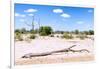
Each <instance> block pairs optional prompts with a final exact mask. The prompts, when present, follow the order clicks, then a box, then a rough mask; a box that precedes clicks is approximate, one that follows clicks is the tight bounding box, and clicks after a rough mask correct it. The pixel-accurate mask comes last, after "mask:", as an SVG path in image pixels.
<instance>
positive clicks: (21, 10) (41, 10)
mask: <svg viewBox="0 0 100 69" xmlns="http://www.w3.org/2000/svg"><path fill="white" fill-rule="evenodd" d="M14 17H15V29H22V28H26V29H27V30H30V29H31V24H32V20H33V17H34V27H35V29H38V28H39V24H38V23H40V26H50V27H52V28H53V30H54V31H73V30H76V29H78V30H80V31H86V30H93V27H94V8H83V7H71V6H50V5H36V4H17V3H16V4H15V8H14Z"/></svg>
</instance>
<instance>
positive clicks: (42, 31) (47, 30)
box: [15, 26, 94, 36]
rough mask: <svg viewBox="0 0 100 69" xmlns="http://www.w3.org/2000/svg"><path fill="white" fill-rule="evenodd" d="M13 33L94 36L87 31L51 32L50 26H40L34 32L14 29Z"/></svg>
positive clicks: (91, 31)
mask: <svg viewBox="0 0 100 69" xmlns="http://www.w3.org/2000/svg"><path fill="white" fill-rule="evenodd" d="M15 33H16V34H18V33H20V34H26V33H31V34H37V33H39V34H40V35H41V36H47V35H50V34H64V33H67V34H76V35H77V34H85V35H94V31H93V30H88V31H79V30H74V31H53V29H52V28H51V27H50V26H41V27H40V28H39V29H35V30H26V29H25V28H22V29H16V30H15Z"/></svg>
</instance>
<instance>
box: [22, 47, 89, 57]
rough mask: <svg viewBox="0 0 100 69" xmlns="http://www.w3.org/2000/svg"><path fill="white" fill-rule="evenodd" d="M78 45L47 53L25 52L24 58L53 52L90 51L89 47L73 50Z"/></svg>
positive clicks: (47, 53)
mask: <svg viewBox="0 0 100 69" xmlns="http://www.w3.org/2000/svg"><path fill="white" fill-rule="evenodd" d="M75 46H76V45H73V46H71V47H69V48H66V49H62V50H58V51H52V52H45V53H29V54H25V55H24V56H22V58H32V57H39V56H47V55H51V54H53V53H59V52H85V51H86V52H88V53H89V51H88V50H87V49H81V50H73V49H71V48H73V47H75Z"/></svg>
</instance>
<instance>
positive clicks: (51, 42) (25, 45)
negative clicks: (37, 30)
mask: <svg viewBox="0 0 100 69" xmlns="http://www.w3.org/2000/svg"><path fill="white" fill-rule="evenodd" d="M72 45H77V46H76V47H74V48H72V49H74V50H80V49H87V50H89V51H90V53H87V52H83V53H79V52H76V53H72V52H68V53H66V52H64V53H55V54H52V55H48V56H41V57H32V59H29V58H21V57H22V56H23V55H24V54H28V53H43V52H50V51H55V50H60V49H64V48H68V47H70V46H72ZM93 49H94V46H93V40H91V39H85V40H79V39H73V40H66V39H61V38H57V37H45V38H36V39H34V40H32V41H31V42H26V41H17V42H15V64H17V65H24V64H45V63H46V64H49V63H63V62H74V61H75V62H76V61H91V60H93V59H94V55H93Z"/></svg>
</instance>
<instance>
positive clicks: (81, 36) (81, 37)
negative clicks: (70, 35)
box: [77, 35, 88, 40]
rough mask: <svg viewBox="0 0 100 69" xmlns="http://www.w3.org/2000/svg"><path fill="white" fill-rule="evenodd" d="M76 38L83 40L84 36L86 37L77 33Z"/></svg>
mask: <svg viewBox="0 0 100 69" xmlns="http://www.w3.org/2000/svg"><path fill="white" fill-rule="evenodd" d="M77 38H80V39H81V40H84V39H85V38H88V37H87V36H86V35H78V36H77Z"/></svg>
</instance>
